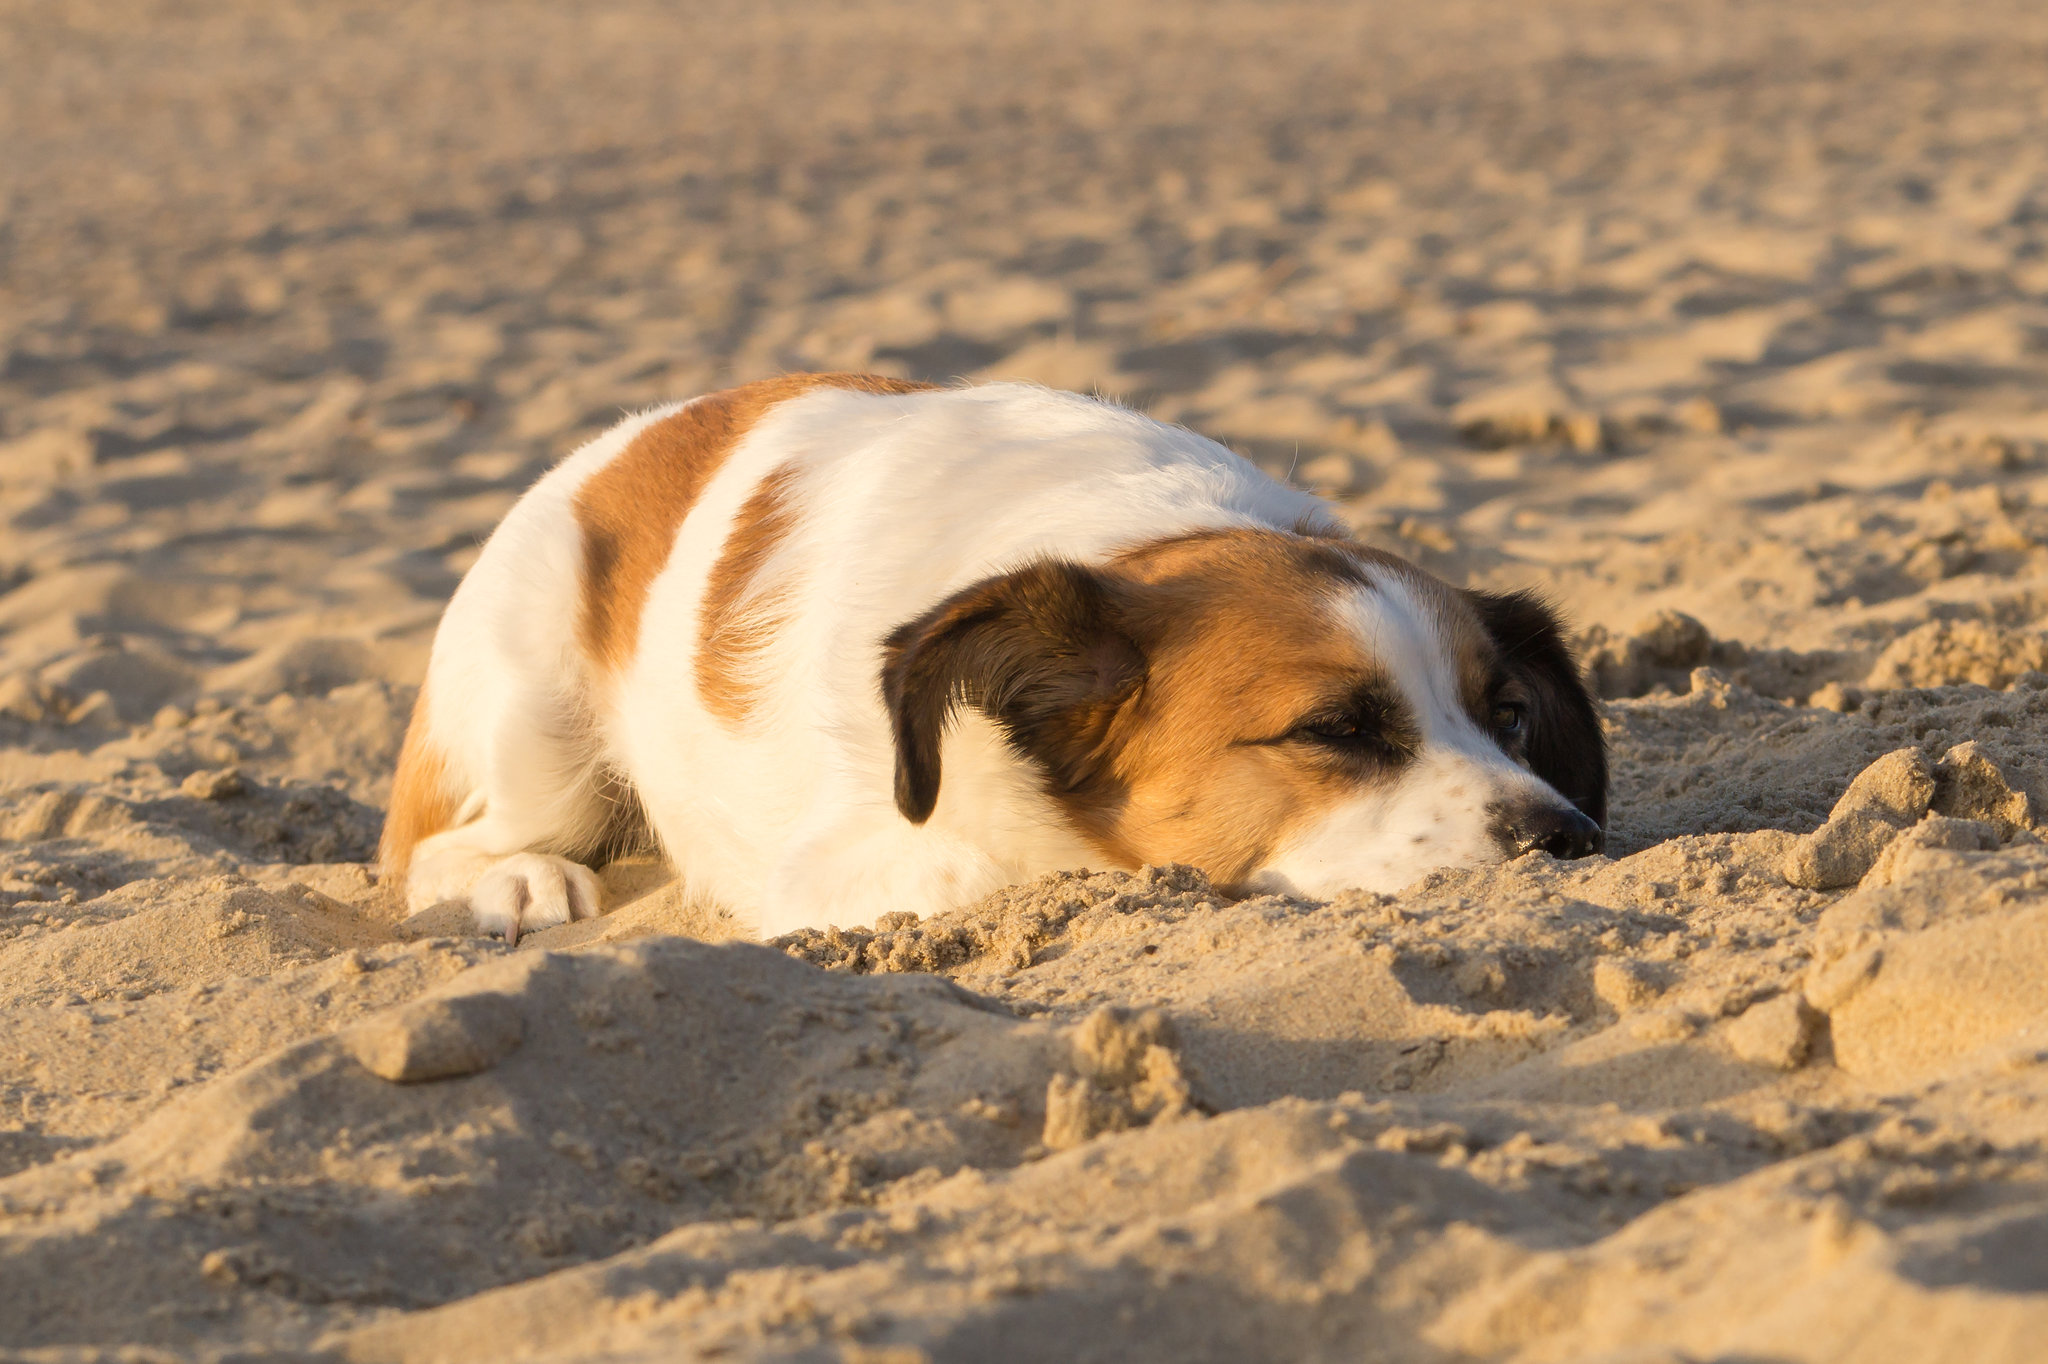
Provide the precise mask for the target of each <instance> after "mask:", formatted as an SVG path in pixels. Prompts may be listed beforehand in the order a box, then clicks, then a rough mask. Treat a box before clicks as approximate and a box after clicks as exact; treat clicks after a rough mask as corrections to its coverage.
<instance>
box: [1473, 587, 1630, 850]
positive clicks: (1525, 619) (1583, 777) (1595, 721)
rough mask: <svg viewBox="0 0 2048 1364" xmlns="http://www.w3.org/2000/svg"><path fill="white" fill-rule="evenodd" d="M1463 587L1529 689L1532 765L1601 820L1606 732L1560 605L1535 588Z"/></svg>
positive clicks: (1507, 665)
mask: <svg viewBox="0 0 2048 1364" xmlns="http://www.w3.org/2000/svg"><path fill="white" fill-rule="evenodd" d="M1465 595H1466V597H1467V598H1468V599H1469V600H1470V601H1471V603H1472V608H1473V609H1474V610H1475V611H1477V612H1478V613H1479V619H1480V622H1481V623H1482V624H1483V625H1485V627H1486V633H1487V634H1489V635H1491V636H1492V637H1493V642H1494V646H1495V647H1496V648H1498V649H1499V650H1500V659H1501V666H1502V667H1503V668H1505V669H1506V670H1507V671H1508V673H1509V674H1510V675H1512V676H1514V677H1516V678H1518V679H1520V681H1521V683H1522V685H1523V686H1524V687H1526V688H1527V689H1528V692H1529V696H1530V714H1529V738H1528V746H1527V750H1526V751H1527V753H1528V759H1529V768H1530V770H1531V771H1533V772H1534V773H1535V774H1536V775H1537V776H1539V777H1541V778H1543V780H1545V781H1547V782H1549V783H1550V784H1551V786H1553V787H1555V788H1556V789H1557V791H1558V794H1560V795H1562V796H1563V797H1564V798H1565V799H1566V800H1568V801H1570V802H1571V803H1572V804H1573V805H1576V806H1577V807H1578V808H1579V809H1580V810H1581V811H1583V812H1584V813H1585V814H1587V815H1588V816H1590V817H1591V818H1592V819H1593V820H1594V821H1595V822H1597V823H1598V824H1599V825H1600V826H1601V827H1602V828H1605V827H1606V826H1607V740H1606V738H1605V737H1604V736H1603V735H1602V734H1601V732H1600V715H1599V711H1598V710H1597V709H1596V708H1595V706H1594V703H1593V697H1592V694H1591V693H1590V692H1588V691H1587V690H1586V684H1585V682H1584V681H1583V680H1582V679H1581V678H1580V676H1579V666H1578V663H1577V661H1576V660H1575V659H1573V657H1572V651H1571V649H1570V648H1569V647H1568V646H1567V645H1566V644H1565V642H1564V632H1563V631H1562V629H1561V628H1560V627H1559V625H1558V619H1557V613H1556V612H1555V611H1553V610H1552V609H1551V608H1550V606H1549V605H1548V604H1547V603H1546V602H1544V600H1543V599H1542V598H1541V597H1539V596H1537V595H1536V594H1535V593H1533V592H1504V593H1492V592H1468V593H1466V594H1465Z"/></svg>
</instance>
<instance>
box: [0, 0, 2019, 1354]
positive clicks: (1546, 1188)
mask: <svg viewBox="0 0 2048 1364" xmlns="http://www.w3.org/2000/svg"><path fill="white" fill-rule="evenodd" d="M825 367H831V368H868V369H876V370H881V371H886V372H890V373H896V374H905V375H915V376H920V377H928V378H940V379H945V378H952V377H956V376H957V377H974V378H986V377H1017V378H1028V379H1034V380H1038V381H1041V382H1044V383H1048V384H1054V385H1058V386H1062V387H1071V388H1078V389H1083V390H1088V389H1094V390H1099V391H1100V392H1102V393H1104V394H1106V395H1110V396H1113V397H1116V398H1118V399H1120V400H1122V401H1125V402H1128V403H1131V404H1133V405H1135V406H1138V407H1141V408H1143V409H1144V410H1146V411H1149V412H1151V413H1154V414H1155V415H1158V416H1160V417H1163V418H1166V419H1168V420H1173V421H1179V422H1183V423H1186V424H1188V425H1190V426H1193V427H1195V428H1196V429H1199V430H1201V431H1204V432H1205V433H1208V434H1211V435H1214V436H1216V437H1218V438H1220V439H1224V440H1226V441H1228V442H1230V443H1231V444H1233V445H1234V446H1235V447H1236V448H1238V449H1240V450H1242V451H1244V452H1245V453H1247V454H1248V455H1250V456H1252V457H1253V458H1256V459H1258V460H1259V461H1261V462H1262V463H1263V464H1265V465H1266V466H1267V467H1269V468H1270V469H1272V470H1273V471H1274V472H1275V473H1277V474H1281V475H1285V476H1289V477H1292V478H1294V479H1296V480H1297V481H1299V482H1301V483H1303V484H1304V485H1307V486H1311V487H1316V488H1319V489H1321V490H1323V491H1325V492H1328V493H1329V494H1331V495H1332V496H1334V497H1338V498H1340V499H1342V500H1343V504H1344V506H1345V507H1346V508H1347V511H1348V514H1349V515H1350V517H1351V518H1352V520H1353V523H1354V524H1355V526H1356V527H1357V529H1358V531H1359V533H1360V534H1361V535H1362V536H1364V537H1365V538H1367V539H1369V540H1371V541H1373V542H1374V543H1377V544H1381V545H1384V546H1386V547H1388V548H1391V549H1395V550H1397V551H1399V552H1402V553H1405V554H1408V555H1410V556H1412V557H1414V558H1416V559H1418V560H1420V561H1421V562H1423V563H1424V564H1426V565H1428V566H1429V567H1431V568H1433V569H1435V570H1437V571H1438V572H1441V573H1443V574H1445V575H1446V576H1449V577H1451V578H1453V579H1454V580H1457V581H1461V582H1473V583H1481V584H1486V585H1493V586H1499V585H1515V586H1522V585H1534V586H1539V587H1542V588H1544V589H1546V590H1547V591H1549V592H1550V593H1552V594H1553V595H1554V596H1555V597H1556V598H1557V599H1558V600H1559V601H1560V602H1562V603H1563V604H1564V605H1565V606H1566V607H1567V609H1568V611H1569V613H1570V614H1571V616H1572V618H1573V620H1574V621H1575V623H1576V625H1577V627H1578V628H1579V630H1580V632H1581V638H1582V643H1583V646H1584V648H1585V651H1586V659H1587V662H1588V666H1589V668H1590V669H1591V671H1592V672H1593V674H1594V675H1595V677H1596V679H1597V680H1598V682H1599V685H1600V687H1601V690H1602V693H1603V695H1604V696H1605V697H1606V698H1607V715H1608V720H1609V725H1610V739H1611V742H1612V744H1613V746H1614V751H1615V757H1616V791H1615V816H1614V826H1613V832H1612V839H1611V848H1610V851H1611V852H1612V854H1613V857H1612V858H1602V859H1593V860H1590V861H1588V862H1584V863H1577V864H1569V865H1561V864H1555V863H1551V862H1548V861H1547V860H1545V859H1541V858H1537V859H1531V860H1525V861H1524V862H1521V863H1517V864H1514V865H1511V866H1508V867H1504V868H1498V869H1491V870H1487V871H1481V872H1465V873H1449V874H1442V875H1438V876H1436V877H1432V878H1430V879H1429V880H1427V881H1425V882H1423V883H1421V884H1420V885H1418V886H1416V887H1413V888H1411V889H1410V890H1409V891H1407V892H1404V893H1403V894H1402V895H1400V896H1398V897H1381V896H1352V897H1346V898H1340V899H1339V900H1337V901H1335V902H1330V903H1304V902H1298V901H1289V900H1282V899H1273V898H1268V899H1260V900H1252V901H1245V902H1231V901H1228V900H1226V899H1224V898H1223V897H1220V896H1218V895H1217V894H1215V893H1214V892H1213V891H1212V890H1211V889H1209V888H1208V887H1207V886H1206V885H1205V884H1204V883H1203V882H1202V881H1201V879H1200V878H1199V877H1198V876H1195V875H1192V874H1190V873H1188V872H1186V871H1185V870H1183V869H1165V870H1152V871H1147V872H1144V873H1141V874H1137V875H1127V874H1102V875H1095V876H1081V875H1076V876H1072V877H1064V878H1054V879H1053V880H1051V881H1049V882H1046V883H1042V884H1040V885H1038V886H1035V887H1026V888H1020V889H1017V890H1013V891H1010V892H1006V893H1004V894H1002V895H998V896H997V897H995V898H994V899H993V900H991V901H990V902H989V903H987V904H985V905H983V906H980V907H978V908H976V909H974V910H971V911H965V912H962V913H960V914H958V915H954V916H949V917H947V918H946V919H943V920H940V921H935V922H927V923H922V924H919V923H910V922H902V921H896V920H890V921H888V922H885V923H884V924H882V925H880V926H879V927H878V928H877V929H876V930H874V931H851V932H845V933H829V934H806V935H800V936H798V937H796V938H793V939H789V940H785V941H782V942H780V943H777V944H773V945H770V946H757V945H751V944H747V943H744V942H734V941H717V940H728V939H733V938H738V937H744V936H745V932H744V925H739V924H735V923H733V922H731V921H730V920H729V919H727V918H725V917H724V916H722V915H721V914H719V913H718V912H717V910H716V909H715V907H707V906H703V905H697V904H693V903H691V902H689V901H688V900H687V899H686V898H685V897H684V896H683V895H682V894H681V893H680V892H679V891H678V890H677V889H676V888H675V887H674V886H673V885H672V884H664V881H665V878H664V874H663V872H662V870H661V868H659V867H658V866H652V865H644V864H643V865H625V866H619V867H615V868H613V869H611V871H610V872H609V873H608V879H609V881H610V883H611V885H612V887H613V889H614V892H615V898H616V899H617V901H618V902H619V904H620V907H619V908H618V909H616V910H615V911H614V912H613V913H612V914H611V915H609V916H607V917H606V918H604V919H602V920H597V921H593V922H591V923H586V924H582V925H574V926H570V927H568V928H564V929H560V930H555V931H553V932H550V933H541V934H536V935H532V936H531V937H530V938H528V939H526V940H524V941H522V942H521V944H520V947H519V949H518V950H517V951H508V950H507V949H505V948H504V946H503V945H502V944H501V943H498V942H495V941H488V940H481V939H475V938H470V937H467V936H464V935H463V934H462V933H461V928H462V925H461V924H460V923H457V922H453V921H440V920H434V921H429V922H426V923H411V924H401V923H400V922H399V919H400V913H399V911H398V909H397V908H396V906H395V905H394V904H393V903H392V902H391V900H390V899H389V897H388V895H387V894H386V892H385V891H384V889H383V888H381V887H379V886H377V885H376V884H375V882H374V877H373V875H372V874H371V870H370V868H369V867H368V866H367V859H368V858H369V857H370V856H371V854H372V849H373V847H374V843H375V838H376V834H377V830H378V827H379V824H380V821H381V808H382V802H383V799H384V796H385V794H386V791H387V789H388V776H389V769H390V764H391V761H392V758H393V756H394V752H395V747H396V742H397V739H398V736H399V734H400V733H401V731H402V728H403V722H404V717H405V714H406V710H407V707H408V706H409V704H410V700H411V695H412V688H413V685H414V684H415V683H416V682H417V680H418V677H419V675H420V672H421V671H422V668H423V665H424V660H425V651H426V647H427V644H428V641H429V640H430V638H431V634H432V630H433V626H434V622H435V620H436V618H437V615H438V612H439V609H440V606H441V603H442V602H443V601H444V600H445V598H446V597H447V595H448V593H449V591H450V590H451V589H452V588H453V586H454V584H455V582H456V581H457V580H458V578H459V577H460V575H461V573H462V572H463V570H464V569H465V568H466V567H467V565H468V564H469V563H470V562H471V560H472V559H473V558H474V556H475V553H476V550H477V547H478V545H479V544H480V543H481V541H482V538H483V537H484V536H485V535H487V534H488V533H489V531H490V529H491V527H492V526H493V525H494V524H495V522H496V520H497V518H498V517H499V516H501V515H502V514H503V512H504V511H505V510H506V508H507V507H508V506H510V504H511V502H512V501H513V499H514V498H515V497H516V496H517V495H518V493H519V491H520V490H521V489H522V488H523V487H524V486H525V485H526V484H527V483H529V482H530V481H531V480H532V479H533V478H534V477H535V476H536V474H537V473H538V472H539V471H540V470H542V469H544V468H545V467H547V465H548V464H549V463H551V462H552V461H554V460H555V459H557V458H559V457H560V456H562V455H563V454H565V453H566V452H567V451H569V450H570V449H572V448H573V447H574V446H575V445H576V444H577V443H578V442H579V441H580V440H582V439H584V438H586V437H587V436H589V435H591V434H593V433H595V432H596V431H598V430H599V429H601V428H602V427H604V426H605V425H608V424H609V423H610V422H611V421H613V420H615V419H616V417H617V416H618V415H619V414H620V413H621V412H622V411H624V410H629V409H632V408H635V407H637V406H641V405H644V404H648V403H651V402H654V401H657V400H661V399H667V398H673V397H681V396H687V395H689V394H692V393H695V392H699V391H702V390H705V389H708V388H712V387H716V386H719V385H722V384H725V383H728V382H732V381H742V380H746V379H751V378H756V377H759V376H762V375H765V374H769V373H774V372H777V371H781V370H787V369H800V368H825ZM0 526H4V529H0V1354H4V1356H5V1357H7V1358H23V1359H36V1360H59V1359H62V1360H75V1359H100V1358H105V1359H114V1358H120V1359H150V1360H153V1359H159V1358H163V1359H226V1358H230V1357H235V1358H243V1357H251V1356H254V1355H259V1354H260V1355H264V1356H266V1357H278V1356H284V1357H305V1358H320V1359H350V1360H358V1359H359V1360H400V1359H404V1360H412V1359H418V1360H465V1359H477V1360H503V1359H514V1358H549V1359H590V1358H597V1357H603V1358H608V1359H636V1358H646V1359H655V1358H662V1359H673V1358H692V1357H719V1358H746V1359H778V1360H828V1359H832V1360H849V1361H852V1360H861V1361H870V1362H871V1364H874V1362H878V1361H894V1362H896V1364H904V1362H907V1361H911V1360H922V1359H934V1360H983V1359H1015V1360H1048V1361H1051V1360H1059V1361H1067V1360H1081V1359H1103V1360H1190V1359H1217V1360H1244V1359H1290V1360H1291V1359H1326V1360H1346V1361H1353V1360H1365V1359H1388V1360H1415V1361H1447V1360H1467V1359H1489V1360H1491V1359H1513V1360H1528V1361H1537V1360H1566V1359H1571V1360H1580V1359H1606V1360H1610V1361H1615V1362H1616V1364H1619V1361H1623V1360H1626V1361H1630V1362H1631V1364H1652V1362H1654V1364H1678V1362H1679V1361H1704V1360H1729V1361H1734V1360H1744V1361H1761V1360H1773V1361H1776V1360H1800V1361H1807V1360H1814V1361H1819V1360H1843V1361H1847V1360H1856V1361H1859V1362H1860V1361H1883V1360H1897V1361H1914V1362H1915V1364H1919V1362H1920V1361H1928V1360H1947V1359H1953V1360H1969V1361H1983V1360H2012V1361H2021V1360H2032V1359H2038V1358H2039V1357H2040V1350H2041V1344H2040V1342H2041V1341H2042V1340H2043V1339H2044V1338H2048V889H2044V879H2048V845H2044V843H2043V841H2042V838H2041V836H2040V835H2039V834H2037V832H2036V828H2037V825H2038V823H2039V822H2040V821H2042V820H2043V819H2044V818H2048V675H2044V671H2043V670H2044V669H2048V10H2044V9H2042V7H2040V6H2038V5H2030V4H2025V3H1997V2H1996V0H1985V3H1975V4H1959V5H1950V6H1936V5H1927V4H1909V3H1901V2H1899V0H1876V2H1875V3H1854V4H1852V3H1847V2H1846V0H1814V2H1813V3H1801V4H1790V5H1788V4H1766V3H1741V2H1738V0H1713V2H1712V3H1704V2H1703V3H1691V4H1675V3H1672V4H1666V3H1645V2H1643V0H1632V2H1629V3H1622V2H1621V0H1545V3H1541V4H1527V3H1515V2H1514V0H1443V2H1441V3H1435V4H1430V5H1426V6H1418V5H1401V4H1392V3H1378V2H1376V0H1375V2H1373V3H1350V4H1326V3H1247V2H1246V0H1205V2H1203V3H1186V4H1151V3H1146V4H1140V3H1126V2H1125V0H1101V2H1099V3H1092V4H1077V3H1064V2H1063V0H1055V3H1051V4H1045V5H1039V6H1015V7H1003V8H997V7H992V6H981V5H942V4H933V3H912V2H911V0H874V2H873V3H858V2H856V3H845V4H838V3H834V4H826V3H821V2H813V3H793V2H785V3H752V4H744V5H742V4H711V3H706V4H699V5H689V6H661V5H653V4H634V3H629V2H628V0H605V2H603V3H589V4H577V5H569V4H560V5H539V4H529V3H519V2H518V0H507V2H505V3H497V4H489V5H486V4H478V3H473V2H472V0H451V2H450V3H443V4H436V5H431V6H429V5H415V6H400V5H396V4H372V3H341V2H340V0H336V2H334V3H313V2H312V0H265V2H264V3H260V4H258V3H250V2H249V0H219V2H218V3H213V4H197V3H171V2H170V0H121V3H112V2H111V0H66V3H64V4H62V5H50V4H30V3H22V2H20V0H10V2H9V3H4V4H0ZM678 934H690V935H694V936H695V937H697V938H698V939H704V940H712V941H691V940H689V939H688V938H686V937H682V936H676V935H678ZM820 968H823V969H820Z"/></svg>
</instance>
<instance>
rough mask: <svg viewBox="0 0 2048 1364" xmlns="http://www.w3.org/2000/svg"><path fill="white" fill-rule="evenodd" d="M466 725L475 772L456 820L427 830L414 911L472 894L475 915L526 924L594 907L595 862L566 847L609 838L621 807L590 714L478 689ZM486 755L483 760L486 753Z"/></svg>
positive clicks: (415, 872) (524, 927) (487, 924)
mask: <svg viewBox="0 0 2048 1364" xmlns="http://www.w3.org/2000/svg"><path fill="white" fill-rule="evenodd" d="M472 704H474V705H478V706H480V707H484V708H487V711H486V713H484V714H481V715H472V716H470V717H468V718H469V721H470V723H469V724H467V725H465V726H464V728H466V729H468V730H469V733H468V734H467V735H466V736H464V737H466V738H468V739H469V740H470V741H471V742H470V743H469V744H468V745H465V747H468V748H469V749H470V751H471V755H472V756H471V761H470V762H467V763H465V764H464V766H465V767H466V768H468V769H469V770H470V771H472V772H475V773H477V774H478V775H477V777H476V778H475V779H474V784H473V786H472V787H471V789H470V790H469V791H468V792H467V793H466V794H465V795H464V797H463V798H462V803H461V808H460V810H459V811H458V813H457V819H458V820H459V821H460V822H458V823H457V824H456V825H455V827H453V828H450V829H447V830H444V831H443V832H441V833H437V834H434V835H432V836H430V837H428V838H425V839H423V840H421V842H420V844H419V846H418V848H417V849H416V850H415V851H414V853H413V859H412V868H411V873H410V875H409V876H408V878H407V881H406V902H407V904H408V905H409V906H410V907H411V908H412V909H414V910H415V911H417V910H419V909H423V908H425V907H427V906H429V905H433V904H438V903H440V902H442V901H444V900H467V901H468V902H469V906H470V911H471V913H472V914H473V916H474V917H475V920H476V925H477V927H478V928H479V929H481V930H482V931H483V932H486V933H497V934H503V935H504V936H505V937H506V938H507V939H508V940H511V941H514V942H516V941H517V940H518V937H519V934H520V933H521V932H525V931H530V930H532V929H536V928H547V927H550V926H552V925H554V924H560V923H567V922H568V921H570V920H571V919H584V918H589V917H590V916H592V915H594V914H596V913H597V912H598V909H599V907H600V902H601V898H602V897H601V894H600V891H599V888H598V882H597V877H596V876H595V875H594V874H593V873H592V872H591V870H590V868H588V867H586V866H583V865H581V864H580V863H577V862H574V861H571V860H570V859H569V858H568V857H564V856H561V855H560V854H561V853H565V852H580V851H583V850H585V849H588V848H593V847H595V846H596V845H597V844H598V843H599V842H601V841H602V839H603V836H604V833H605V830H606V828H607V826H608V825H609V823H610V821H611V816H612V814H613V813H614V812H613V809H612V805H611V802H610V800H609V799H608V798H607V797H608V792H607V784H606V782H605V781H604V780H603V775H602V772H601V770H600V768H599V766H598V763H597V761H596V757H595V753H594V749H593V745H592V742H591V740H590V738H589V736H588V735H587V733H586V731H587V729H588V726H587V724H586V723H580V722H579V721H578V720H577V718H576V717H574V716H573V715H565V714H563V713H562V712H563V710H564V707H562V706H561V705H560V704H559V703H558V702H555V701H553V699H552V698H548V697H544V696H534V695H532V694H530V693H529V694H527V695H524V696H520V695H505V694H504V692H503V691H502V690H501V691H500V694H499V695H497V696H488V695H486V696H483V697H478V698H476V700H475V701H474V702H473V703H472ZM479 759H480V761H479Z"/></svg>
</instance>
